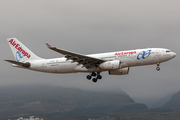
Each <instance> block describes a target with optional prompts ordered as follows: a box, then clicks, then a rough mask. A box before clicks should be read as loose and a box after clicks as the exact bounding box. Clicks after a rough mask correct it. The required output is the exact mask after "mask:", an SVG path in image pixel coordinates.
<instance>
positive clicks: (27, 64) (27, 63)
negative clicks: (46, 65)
mask: <svg viewBox="0 0 180 120" xmlns="http://www.w3.org/2000/svg"><path fill="white" fill-rule="evenodd" d="M5 61H7V62H10V63H12V64H16V65H20V66H23V67H26V68H28V67H30V66H31V64H30V63H29V62H26V63H23V62H17V61H14V60H5Z"/></svg>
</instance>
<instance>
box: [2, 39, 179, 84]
mask: <svg viewBox="0 0 180 120" xmlns="http://www.w3.org/2000/svg"><path fill="white" fill-rule="evenodd" d="M7 41H8V43H9V45H10V48H11V50H12V52H13V55H14V57H15V60H5V61H7V62H10V63H12V66H13V67H19V68H25V69H28V70H34V71H39V72H46V73H59V74H63V73H78V72H86V73H89V74H88V75H87V77H86V78H87V79H88V80H92V81H93V82H97V80H100V79H102V76H101V75H100V73H101V72H104V71H108V73H109V75H126V74H129V68H130V67H135V66H143V65H152V64H156V65H157V68H156V70H157V71H159V70H160V67H159V66H160V63H162V62H166V61H168V60H170V59H172V58H174V57H175V56H176V53H175V52H171V51H170V50H169V49H165V48H146V49H136V50H126V51H117V52H108V53H99V54H91V55H83V54H79V53H75V52H70V51H67V50H63V49H58V48H56V47H53V46H51V45H49V44H48V43H46V45H47V47H48V48H49V49H51V50H53V51H56V52H58V53H60V54H63V55H64V57H62V58H53V59H43V58H40V57H38V56H37V55H35V54H34V53H33V52H32V51H30V50H29V49H28V48H27V47H26V46H25V45H23V44H22V43H21V42H20V41H19V40H17V39H16V38H9V39H7Z"/></svg>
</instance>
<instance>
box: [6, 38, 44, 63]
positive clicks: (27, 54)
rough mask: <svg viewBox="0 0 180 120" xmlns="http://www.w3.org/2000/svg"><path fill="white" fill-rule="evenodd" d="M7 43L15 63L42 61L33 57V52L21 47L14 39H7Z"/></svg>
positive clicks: (23, 46)
mask: <svg viewBox="0 0 180 120" xmlns="http://www.w3.org/2000/svg"><path fill="white" fill-rule="evenodd" d="M7 41H8V43H9V46H10V48H11V50H12V52H13V54H14V57H15V60H16V61H17V62H25V61H31V60H37V59H42V58H40V57H38V56H37V55H35V54H34V53H33V52H31V51H30V50H29V49H28V48H27V47H26V46H25V45H23V44H22V43H21V42H20V41H19V40H17V39H16V38H8V39H7Z"/></svg>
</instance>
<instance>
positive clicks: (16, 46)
mask: <svg viewBox="0 0 180 120" xmlns="http://www.w3.org/2000/svg"><path fill="white" fill-rule="evenodd" d="M9 43H10V44H11V45H12V46H14V47H15V48H16V49H17V50H18V51H19V52H20V53H22V54H23V55H24V56H26V57H27V58H30V57H31V55H30V54H29V53H27V52H26V51H25V50H24V49H22V47H21V46H20V45H19V44H17V43H16V41H13V39H11V40H10V41H9Z"/></svg>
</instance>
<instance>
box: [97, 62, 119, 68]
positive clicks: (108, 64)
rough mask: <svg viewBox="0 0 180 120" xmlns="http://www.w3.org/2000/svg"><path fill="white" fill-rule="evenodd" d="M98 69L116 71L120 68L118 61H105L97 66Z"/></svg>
mask: <svg viewBox="0 0 180 120" xmlns="http://www.w3.org/2000/svg"><path fill="white" fill-rule="evenodd" d="M99 68H100V69H101V70H116V69H120V68H121V64H120V61H118V60H114V61H107V62H104V63H102V64H100V65H99Z"/></svg>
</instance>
